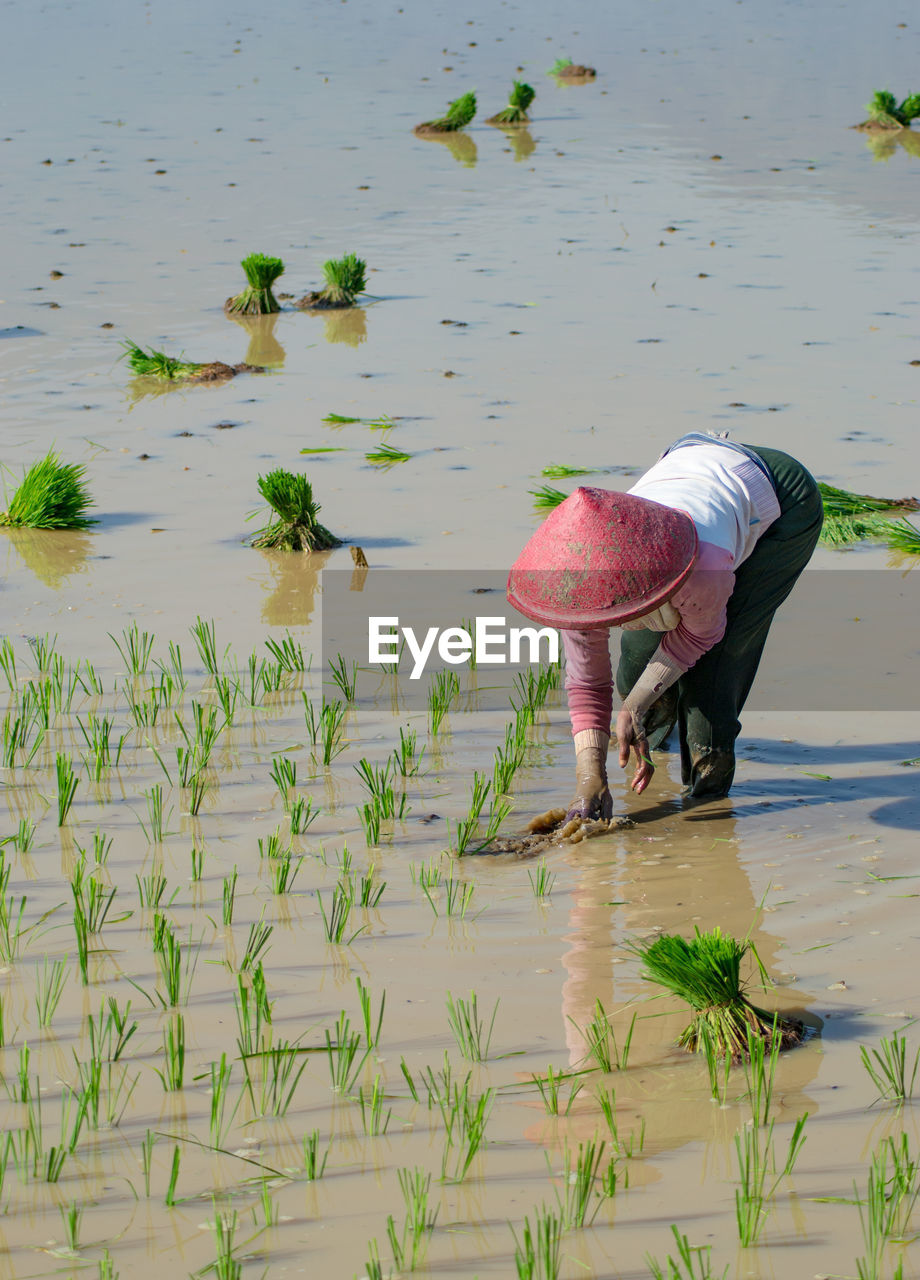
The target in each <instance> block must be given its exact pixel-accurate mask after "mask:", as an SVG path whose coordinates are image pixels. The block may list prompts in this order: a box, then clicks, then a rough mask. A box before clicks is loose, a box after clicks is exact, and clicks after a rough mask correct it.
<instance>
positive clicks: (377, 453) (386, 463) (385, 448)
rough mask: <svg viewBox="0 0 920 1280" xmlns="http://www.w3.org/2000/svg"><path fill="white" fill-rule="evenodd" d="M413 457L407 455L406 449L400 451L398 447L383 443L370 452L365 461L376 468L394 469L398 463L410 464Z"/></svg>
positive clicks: (409, 454)
mask: <svg viewBox="0 0 920 1280" xmlns="http://www.w3.org/2000/svg"><path fill="white" fill-rule="evenodd" d="M411 457H412V454H411V453H406V451H405V449H398V448H397V447H396V445H393V444H386V442H385V441H381V442H380V444H378V445H375V446H374V448H373V449H369V450H368V452H367V453H366V454H365V455H364V460H365V462H369V463H370V464H371V465H372V466H375V467H393V466H395V465H396V463H397V462H408V461H409V459H410V458H411Z"/></svg>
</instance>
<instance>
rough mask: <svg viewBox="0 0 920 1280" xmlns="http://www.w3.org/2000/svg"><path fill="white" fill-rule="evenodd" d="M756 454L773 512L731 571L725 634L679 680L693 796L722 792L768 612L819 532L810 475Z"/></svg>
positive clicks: (686, 772)
mask: <svg viewBox="0 0 920 1280" xmlns="http://www.w3.org/2000/svg"><path fill="white" fill-rule="evenodd" d="M756 452H757V453H758V454H759V455H760V456H761V457H762V458H763V459H764V461H765V462H766V463H767V465H768V466H769V468H770V470H771V472H772V473H773V478H774V483H775V485H776V491H777V496H778V498H779V501H780V511H781V514H780V517H779V519H778V520H777V521H776V522H775V524H773V525H771V527H770V528H769V529H768V530H767V532H766V533H765V534H764V536H763V537H762V538H761V539H760V541H759V542H758V543H757V545H756V547H755V548H754V551H753V552H752V554H751V555H750V556H749V557H748V559H747V560H745V562H744V564H742V565H741V566H740V567H739V569H738V570H737V572H736V574H735V587H734V590H733V591H732V594H731V597H730V599H729V601H728V609H727V613H728V623H727V626H726V629H725V635H724V636H723V638H722V639H721V640H720V641H719V643H718V644H716V645H714V646H713V648H712V649H710V650H709V652H708V653H705V654H703V656H702V658H700V660H699V662H697V663H696V664H695V666H693V667H691V668H690V670H689V671H688V672H687V673H686V675H684V676H683V677H681V679H680V681H679V682H678V689H679V707H680V710H679V726H680V737H681V766H682V773H683V779H684V783H685V785H686V786H687V787H688V789H689V794H690V795H691V796H694V797H707V798H711V797H716V796H723V795H725V794H726V793H727V792H728V789H729V787H730V786H731V784H732V779H733V777H734V773H735V739H736V738H737V736H738V734H739V732H740V730H741V723H740V721H739V719H738V715H739V713H740V711H741V708H742V707H743V706H744V703H745V700H746V699H747V696H748V693H749V692H750V689H751V685H752V684H753V682H754V677H755V675H756V674H757V667H758V665H759V663H760V658H761V654H762V653H763V647H764V644H765V642H766V639H767V633H768V632H769V630H770V624H771V622H772V621H773V615H774V613H775V612H776V610H777V609H778V608H779V606H780V605H781V604H782V602H783V601H784V600H785V599H786V597H787V596H788V594H789V592H790V591H791V590H792V588H793V586H794V584H795V581H796V579H797V578H798V576H799V574H800V573H801V572H802V570H803V569H804V568H805V565H806V564H807V563H808V561H809V559H810V558H811V554H812V552H813V551H814V548H815V544H816V542H817V541H818V535H819V533H820V532H821V524H822V520H823V508H822V504H821V495H820V494H819V492H818V489H817V485H816V484H815V481H814V479H813V477H812V476H811V475H810V474H809V472H808V471H806V469H805V468H804V467H803V466H802V464H801V463H799V462H796V461H795V459H794V458H790V457H789V456H788V454H784V453H779V452H777V451H776V450H774V449H761V448H757V449H756Z"/></svg>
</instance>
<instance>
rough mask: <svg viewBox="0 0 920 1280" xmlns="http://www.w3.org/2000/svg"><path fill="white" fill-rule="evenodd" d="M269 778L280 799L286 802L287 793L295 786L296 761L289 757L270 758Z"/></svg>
mask: <svg viewBox="0 0 920 1280" xmlns="http://www.w3.org/2000/svg"><path fill="white" fill-rule="evenodd" d="M269 777H270V778H271V780H272V782H273V783H274V784H275V786H276V787H277V788H278V791H279V792H280V794H281V799H282V800H283V801H285V802H286V801H287V798H288V795H289V793H290V792H291V791H293V790H294V788H295V787H296V786H297V761H296V760H292V759H291V758H290V757H289V756H272V767H271V769H270V770H269ZM285 807H287V805H286V803H285Z"/></svg>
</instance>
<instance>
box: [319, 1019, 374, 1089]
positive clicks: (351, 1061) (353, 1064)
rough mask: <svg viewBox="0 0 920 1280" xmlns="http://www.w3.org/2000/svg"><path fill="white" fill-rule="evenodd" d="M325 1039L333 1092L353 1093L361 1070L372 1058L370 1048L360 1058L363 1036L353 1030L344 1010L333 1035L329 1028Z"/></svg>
mask: <svg viewBox="0 0 920 1280" xmlns="http://www.w3.org/2000/svg"><path fill="white" fill-rule="evenodd" d="M325 1037H326V1052H327V1054H328V1056H329V1075H330V1076H331V1078H332V1089H333V1092H334V1093H351V1091H352V1089H353V1088H354V1085H355V1081H356V1080H357V1078H358V1075H359V1074H360V1072H361V1068H362V1067H363V1066H364V1064H365V1062H366V1061H367V1059H368V1057H369V1056H370V1052H371V1050H370V1046H367V1047H366V1048H365V1050H364V1052H363V1053H362V1054H360V1056H359V1051H360V1049H361V1036H360V1034H359V1033H358V1032H357V1031H353V1030H352V1028H351V1021H350V1019H349V1017H348V1014H347V1013H346V1012H345V1010H344V1009H343V1010H342V1012H341V1013H340V1014H339V1016H338V1020H337V1021H336V1024H335V1029H334V1031H333V1034H332V1035H330V1034H329V1029H328V1028H327V1029H326V1031H325Z"/></svg>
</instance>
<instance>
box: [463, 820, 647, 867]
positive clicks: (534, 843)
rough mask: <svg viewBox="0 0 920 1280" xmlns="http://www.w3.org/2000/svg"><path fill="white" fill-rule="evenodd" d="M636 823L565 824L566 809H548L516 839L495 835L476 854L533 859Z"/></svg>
mask: <svg viewBox="0 0 920 1280" xmlns="http://www.w3.org/2000/svg"><path fill="white" fill-rule="evenodd" d="M635 825H636V824H635V823H634V822H633V820H632V819H631V818H622V817H620V818H610V819H609V820H606V819H600V820H598V821H593V820H589V819H585V818H570V819H569V820H568V821H566V810H565V809H548V810H547V811H546V813H541V814H539V815H538V817H536V818H532V819H531V820H530V822H528V824H527V830H526V831H525V832H522V834H521V835H518V836H497V837H496V839H494V840H492V841H490V842H489V844H487V845H484V846H483V847H482V848H481V849H477V850H476V853H477V854H479V855H489V854H499V853H512V854H516V855H517V857H519V858H535V857H537V856H538V855H539V854H541V853H545V852H546V851H547V850H548V849H551V848H562V847H564V846H565V845H571V844H580V843H581V841H582V840H589V839H591V837H592V836H603V835H608V834H609V833H610V832H612V831H625V830H628V829H629V828H630V827H634V826H635Z"/></svg>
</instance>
